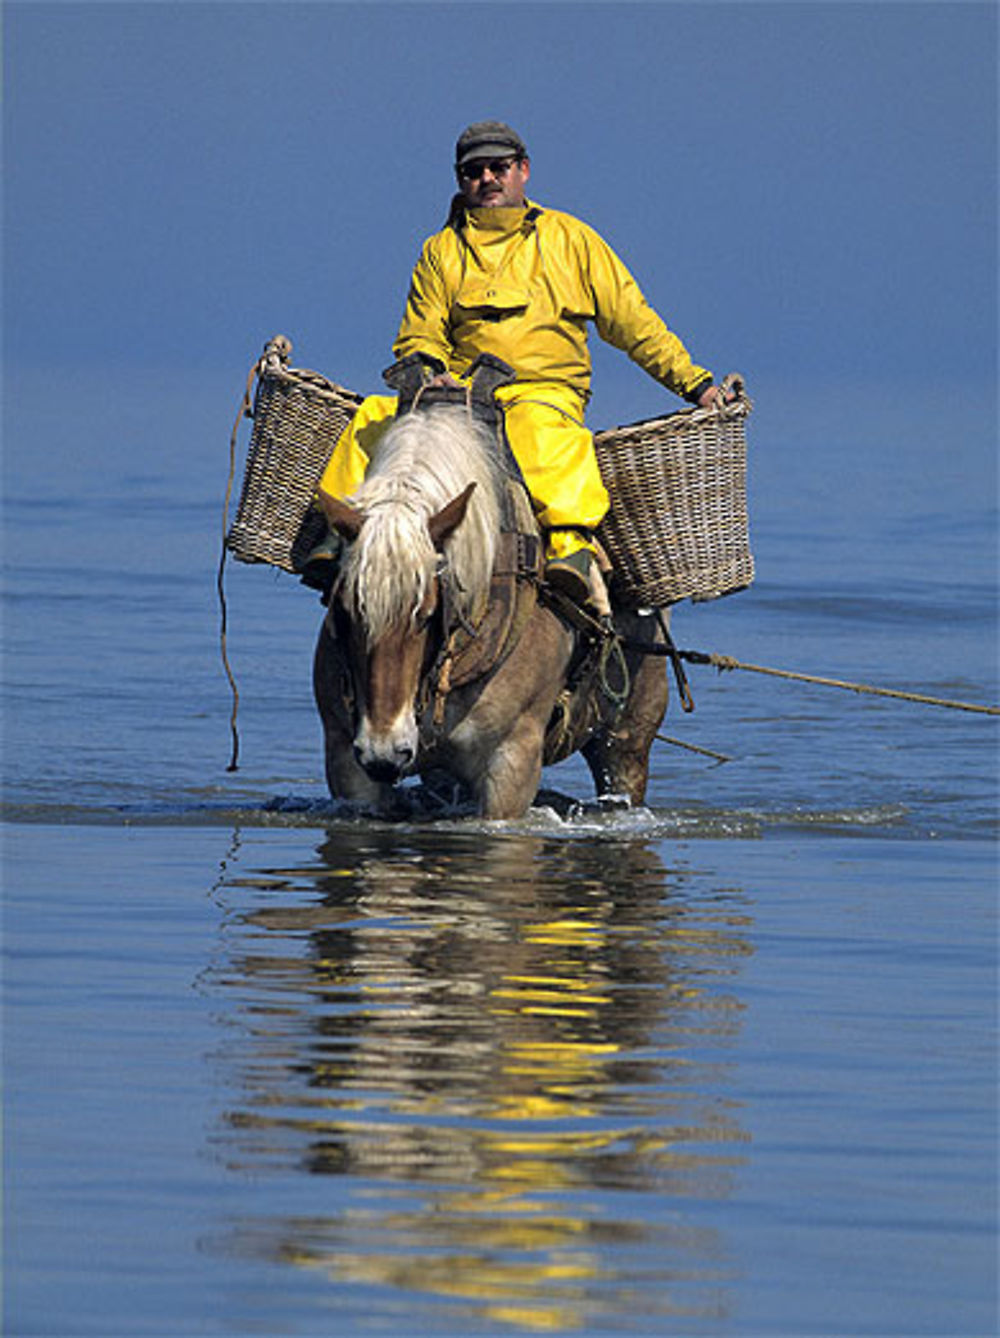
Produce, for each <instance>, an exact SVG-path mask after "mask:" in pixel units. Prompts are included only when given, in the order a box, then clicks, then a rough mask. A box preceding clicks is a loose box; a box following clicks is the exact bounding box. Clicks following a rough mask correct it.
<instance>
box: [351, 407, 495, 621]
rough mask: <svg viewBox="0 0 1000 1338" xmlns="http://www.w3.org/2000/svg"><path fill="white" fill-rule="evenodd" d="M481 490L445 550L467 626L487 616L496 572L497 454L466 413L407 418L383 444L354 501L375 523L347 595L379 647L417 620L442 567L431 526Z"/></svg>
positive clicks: (366, 532)
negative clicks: (462, 497)
mask: <svg viewBox="0 0 1000 1338" xmlns="http://www.w3.org/2000/svg"><path fill="white" fill-rule="evenodd" d="M473 482H474V483H475V484H476V487H475V489H474V491H473V493H472V497H471V499H470V502H469V507H468V510H467V511H466V513H465V518H464V520H463V521H462V522H461V524H460V525H459V526H458V528H457V529H455V530H454V531H453V532H452V534H451V536H450V537H449V538H448V539H447V540H446V541H445V545H444V551H445V553H446V554H447V557H448V560H449V563H450V566H451V570H452V572H453V574H454V577H455V586H456V596H457V601H456V602H457V605H458V613H459V615H460V616H462V617H465V618H474V617H475V616H476V615H477V613H478V612H479V611H480V610H481V607H482V605H483V603H484V602H485V598H486V594H487V591H488V586H489V580H490V575H491V573H492V570H493V558H494V554H495V551H496V536H497V533H498V530H499V525H500V504H499V500H498V498H499V495H500V488H501V487H502V486H503V485H502V480H501V478H500V470H499V466H498V465H497V463H496V455H495V449H494V447H493V445H492V443H491V442H490V439H489V437H488V435H487V433H486V431H485V430H484V429H483V428H481V427H479V426H478V425H477V424H476V423H475V422H474V421H473V420H472V418H471V417H470V416H469V415H468V414H467V413H466V411H465V410H464V409H460V408H435V409H431V410H429V411H427V412H422V413H409V414H406V415H405V416H404V417H403V418H401V419H399V420H397V421H396V422H395V423H393V425H392V426H391V427H390V428H389V429H388V430H387V431H386V433H385V435H384V436H383V437H382V439H381V441H380V442H379V444H378V446H377V447H376V450H375V454H374V456H373V458H372V461H371V464H370V466H369V469H368V473H367V476H366V478H365V481H364V483H363V484H362V485H361V487H360V488H359V489H358V490H357V492H356V493H355V494H354V496H353V497H352V498H351V499H350V500H351V503H352V505H354V506H356V507H357V508H358V509H359V510H361V511H363V512H364V515H365V521H364V524H363V525H362V527H361V531H360V533H359V535H358V538H357V539H356V541H355V542H354V543H353V544H352V546H351V548H350V550H349V552H348V555H347V558H346V561H345V564H344V569H343V587H344V595H345V597H346V598H347V600H348V601H349V602H350V603H351V604H352V605H353V607H354V608H355V609H356V610H357V612H358V615H359V617H360V618H361V619H362V621H363V622H364V625H365V629H366V632H367V636H368V640H369V642H370V643H371V644H374V643H375V642H376V641H378V640H379V639H380V637H381V636H382V635H384V633H385V632H386V631H387V630H388V629H389V628H390V627H392V626H395V625H397V624H399V623H401V622H403V621H404V620H406V619H408V618H409V619H413V618H414V617H415V616H416V614H417V612H418V610H419V609H420V607H421V605H422V604H423V602H424V599H425V596H426V594H427V591H428V589H429V587H430V584H431V582H432V581H433V580H434V576H435V573H436V571H437V569H438V564H439V555H438V553H437V552H436V551H435V549H434V545H433V544H432V542H431V537H430V533H429V532H428V528H427V522H428V521H429V520H430V518H431V517H432V516H433V515H435V514H436V513H437V512H438V511H440V510H441V508H442V507H443V506H445V504H446V503H448V502H450V501H451V500H452V499H453V498H455V497H457V496H458V495H459V493H461V492H463V491H464V489H465V488H466V487H468V485H469V484H470V483H473Z"/></svg>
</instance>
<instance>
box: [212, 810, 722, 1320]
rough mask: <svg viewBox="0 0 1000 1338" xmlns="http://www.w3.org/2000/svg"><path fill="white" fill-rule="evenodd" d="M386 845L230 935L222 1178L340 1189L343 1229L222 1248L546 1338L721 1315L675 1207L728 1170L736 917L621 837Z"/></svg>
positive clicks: (256, 1237)
mask: <svg viewBox="0 0 1000 1338" xmlns="http://www.w3.org/2000/svg"><path fill="white" fill-rule="evenodd" d="M387 839H388V838H387ZM352 840H354V841H355V844H356V846H357V849H356V850H355V852H354V854H355V858H354V860H353V861H351V859H350V858H349V855H350V850H349V849H345V846H346V847H350V844H351V841H352ZM408 840H409V841H410V843H411V844H412V847H413V848H412V849H411V850H410V852H409V853H408V855H407V856H406V858H401V857H400V854H399V851H398V850H397V849H393V850H391V852H390V853H389V855H388V857H386V856H385V855H384V854H383V853H381V852H380V851H379V850H378V848H377V842H374V841H373V838H372V836H371V834H370V833H369V834H365V833H363V832H361V833H357V834H355V836H354V837H351V836H349V835H348V834H345V833H343V832H340V833H338V834H337V835H336V837H335V838H332V839H331V842H330V844H329V848H328V850H326V851H324V852H321V859H320V861H319V862H318V863H317V866H316V868H315V869H312V870H307V871H304V872H303V871H300V872H299V875H298V881H297V882H293V884H292V891H291V893H289V888H288V886H284V887H283V888H282V889H281V891H280V893H279V892H278V890H277V889H275V891H274V896H275V902H274V903H273V904H270V905H265V906H259V907H258V908H257V909H255V910H253V911H251V912H250V913H248V914H244V915H242V916H241V919H240V922H239V932H238V933H237V934H236V935H235V942H233V944H232V951H231V953H230V960H229V961H228V963H227V966H226V968H225V971H224V973H223V976H224V978H223V980H222V981H221V983H222V984H223V985H224V986H225V988H226V989H227V990H230V991H232V998H233V999H234V1000H235V1007H236V1010H237V1012H238V1013H239V1016H240V1019H241V1021H242V1022H243V1024H244V1026H245V1027H246V1028H247V1031H246V1038H245V1041H244V1043H243V1048H242V1050H241V1051H240V1052H239V1053H238V1054H237V1055H236V1057H235V1059H234V1062H233V1083H234V1088H235V1091H234V1098H235V1099H234V1106H233V1108H232V1109H230V1110H229V1111H228V1112H227V1123H228V1127H229V1130H230V1133H229V1136H228V1140H227V1146H228V1156H229V1159H230V1162H231V1164H232V1165H233V1166H234V1167H239V1168H240V1169H241V1170H243V1171H248V1170H249V1171H252V1172H253V1173H255V1174H262V1173H263V1172H265V1171H266V1170H267V1169H275V1170H281V1171H283V1172H285V1173H286V1174H287V1172H288V1170H289V1168H297V1169H298V1170H299V1171H300V1172H301V1173H303V1174H309V1175H335V1176H338V1177H341V1178H342V1179H343V1180H344V1182H345V1184H346V1186H347V1188H348V1190H349V1202H350V1204H351V1206H349V1207H347V1208H343V1207H342V1208H341V1209H340V1210H338V1211H336V1212H332V1213H331V1214H330V1215H329V1216H327V1217H321V1218H310V1219H308V1220H306V1219H302V1218H291V1217H287V1216H282V1215H281V1214H280V1213H279V1214H275V1215H274V1216H269V1217H268V1216H265V1217H264V1218H263V1219H262V1220H261V1221H258V1222H255V1223H247V1224H244V1228H243V1229H241V1230H240V1231H239V1232H238V1233H237V1234H236V1237H235V1238H234V1247H235V1248H241V1249H252V1250H257V1251H261V1252H263V1253H264V1254H266V1255H267V1256H268V1257H270V1258H273V1259H280V1260H282V1261H284V1262H287V1263H294V1264H296V1265H299V1266H303V1267H308V1268H310V1269H318V1270H322V1271H323V1272H324V1273H326V1274H327V1275H328V1276H329V1277H330V1278H331V1279H333V1280H335V1281H336V1283H337V1284H338V1285H343V1284H345V1283H367V1284H371V1283H378V1284H380V1285H382V1286H385V1287H386V1288H390V1289H392V1290H394V1291H405V1292H419V1293H421V1294H423V1295H427V1296H436V1297H439V1298H450V1300H453V1301H457V1302H460V1303H461V1304H462V1305H463V1306H466V1307H471V1309H470V1314H471V1315H474V1316H478V1317H479V1318H490V1319H493V1320H497V1321H501V1322H505V1323H509V1324H511V1325H514V1326H521V1327H524V1328H534V1329H539V1330H546V1331H559V1330H569V1329H572V1328H575V1327H580V1326H581V1325H583V1324H585V1323H588V1322H590V1321H592V1320H593V1319H594V1318H595V1317H600V1316H605V1317H614V1316H616V1315H617V1316H622V1315H625V1314H628V1313H631V1312H633V1311H634V1310H635V1309H636V1308H637V1307H638V1308H640V1309H642V1310H644V1311H649V1312H650V1313H658V1314H659V1313H662V1314H679V1313H683V1314H691V1315H706V1314H717V1313H719V1311H720V1309H724V1308H725V1290H724V1282H725V1268H724V1248H723V1243H722V1242H721V1241H720V1240H719V1239H718V1238H717V1236H716V1235H715V1234H714V1233H713V1232H711V1231H699V1230H694V1229H692V1228H691V1226H690V1225H689V1224H688V1223H686V1222H685V1220H684V1216H683V1205H684V1203H685V1202H686V1201H691V1200H695V1201H699V1200H702V1201H703V1200H709V1199H716V1198H719V1197H722V1196H725V1195H726V1194H727V1193H729V1188H730V1185H731V1176H732V1175H733V1174H734V1173H735V1172H736V1171H737V1169H738V1167H739V1164H740V1157H739V1154H738V1151H737V1147H738V1145H739V1144H740V1143H741V1142H742V1141H743V1140H744V1135H743V1133H742V1131H741V1130H740V1128H739V1125H738V1122H737V1116H738V1111H737V1110H734V1109H733V1108H732V1107H731V1106H730V1105H729V1104H727V1102H726V1099H725V1083H724V1075H725V1065H726V1054H727V1051H726V1044H727V1042H728V1040H729V1039H730V1038H731V1036H732V1033H733V1029H734V1028H736V1027H738V1025H739V1017H740V1006H739V1004H738V1002H737V1001H736V1000H735V999H734V998H733V997H732V996H731V995H730V994H728V993H727V992H726V988H725V986H726V985H727V983H728V981H729V978H730V977H731V975H732V972H733V970H734V965H733V962H734V959H739V958H740V957H742V956H744V955H745V954H746V953H747V951H748V947H747V945H746V943H745V940H743V939H742V938H741V937H740V932H739V931H740V929H741V928H742V927H743V925H744V924H745V914H742V913H741V914H737V913H736V908H735V907H732V908H731V909H730V908H728V907H727V906H723V907H721V908H720V906H719V905H715V904H713V905H712V906H711V907H710V908H704V909H702V908H699V907H698V905H697V903H696V902H693V901H690V900H687V901H686V900H684V898H683V897H681V896H679V895H678V892H677V888H676V883H677V878H676V877H673V878H672V877H671V876H668V874H667V873H666V871H665V870H664V868H663V865H662V863H661V861H660V860H659V857H658V855H657V854H656V852H655V851H654V850H652V849H650V848H649V847H648V846H646V845H643V844H642V843H640V842H628V843H615V844H614V846H613V847H612V848H610V849H609V848H607V847H606V846H604V847H602V846H600V845H598V844H597V843H592V842H579V841H564V842H559V841H547V840H542V839H527V838H523V837H518V838H509V837H508V838H502V839H501V838H497V839H491V838H485V837H483V836H481V835H480V836H478V837H477V838H476V840H475V841H474V842H468V841H462V840H458V839H455V840H453V841H450V842H449V841H446V840H442V838H441V834H440V833H438V834H436V835H435V834H433V833H431V834H430V835H429V836H428V837H424V838H421V837H419V836H413V835H412V834H411V835H410V836H409V837H408ZM373 847H374V848H373ZM345 870H352V871H353V872H352V876H350V877H345ZM265 882H266V879H261V880H260V882H258V884H257V886H258V889H259V890H263V889H264V884H265ZM232 885H233V886H235V885H236V880H233V883H232ZM317 895H318V897H319V900H317ZM734 1145H736V1146H734ZM399 1195H402V1196H403V1200H404V1203H403V1206H402V1207H401V1206H400V1201H399ZM651 1196H652V1197H651ZM339 1198H340V1199H342V1198H343V1194H341V1195H340V1196H339ZM359 1205H361V1206H360V1207H359Z"/></svg>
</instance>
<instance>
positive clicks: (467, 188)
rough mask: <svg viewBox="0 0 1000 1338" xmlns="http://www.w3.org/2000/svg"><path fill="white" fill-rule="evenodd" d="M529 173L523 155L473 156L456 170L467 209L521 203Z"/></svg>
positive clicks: (492, 207)
mask: <svg viewBox="0 0 1000 1338" xmlns="http://www.w3.org/2000/svg"><path fill="white" fill-rule="evenodd" d="M530 176H531V165H530V163H529V162H528V160H527V158H521V159H517V158H513V157H511V158H474V159H473V160H472V162H471V163H463V164H462V166H461V167H460V168H459V169H458V188H459V190H460V191H461V192H462V199H463V200H464V201H465V203H466V204H467V205H468V206H469V207H470V209H484V208H485V209H500V208H502V207H504V206H511V205H517V206H521V205H523V204H524V188H525V186H526V185H527V184H528V178H529V177H530Z"/></svg>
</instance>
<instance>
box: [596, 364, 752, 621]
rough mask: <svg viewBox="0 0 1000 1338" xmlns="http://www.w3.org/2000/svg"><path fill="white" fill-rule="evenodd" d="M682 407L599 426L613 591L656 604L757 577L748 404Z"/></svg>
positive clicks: (727, 589) (604, 530)
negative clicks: (748, 467)
mask: <svg viewBox="0 0 1000 1338" xmlns="http://www.w3.org/2000/svg"><path fill="white" fill-rule="evenodd" d="M727 384H732V385H733V386H734V387H735V388H736V389H737V398H736V399H735V400H734V401H732V402H730V403H728V404H726V405H725V406H723V407H722V408H715V407H711V408H707V409H699V408H694V409H683V410H681V411H680V412H679V413H673V414H670V415H669V416H668V417H666V418H652V419H648V420H647V421H645V422H641V423H631V424H629V425H628V426H627V427H617V428H612V429H610V430H609V431H607V432H598V433H597V434H596V435H595V438H594V444H595V446H596V449H597V461H598V465H599V466H600V470H601V476H602V478H603V480H604V486H605V487H606V488H607V490H608V492H609V494H610V496H611V507H610V509H609V511H608V514H607V515H606V516H605V518H604V520H603V521H602V522H601V525H600V528H599V529H598V531H597V537H598V538H599V539H600V541H601V543H602V544H603V546H604V548H605V550H606V552H607V554H608V557H609V558H610V559H611V562H612V565H613V567H614V573H613V575H612V578H611V579H612V587H613V590H614V594H615V596H616V599H617V600H619V601H620V602H622V603H625V604H629V605H633V606H635V607H642V606H649V607H653V608H660V607H662V606H663V605H665V604H674V603H676V602H677V601H678V600H680V599H692V600H695V601H699V600H707V599H716V598H718V596H720V595H727V594H730V593H732V592H733V591H734V590H743V589H745V587H746V586H748V585H749V584H750V582H751V581H752V580H753V557H752V556H751V553H750V541H749V526H748V520H747V499H746V439H745V436H744V424H745V421H746V417H747V415H748V414H749V412H750V410H751V407H752V406H751V403H750V401H749V400H748V399H747V398H746V395H745V394H744V393H743V384H742V381H740V379H739V378H738V377H732V378H727Z"/></svg>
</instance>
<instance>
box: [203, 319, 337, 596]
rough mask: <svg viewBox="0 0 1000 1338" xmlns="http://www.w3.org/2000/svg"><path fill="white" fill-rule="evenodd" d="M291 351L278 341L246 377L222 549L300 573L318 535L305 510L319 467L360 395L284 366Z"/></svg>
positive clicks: (318, 526) (320, 530) (319, 522)
mask: <svg viewBox="0 0 1000 1338" xmlns="http://www.w3.org/2000/svg"><path fill="white" fill-rule="evenodd" d="M291 351H292V345H291V343H290V341H289V340H287V339H285V338H284V336H282V335H278V336H276V337H275V338H274V339H272V340H271V341H270V342H269V343H268V344H267V345H266V347H265V349H264V356H263V357H262V358H261V359H260V361H259V362H258V363H257V364H256V367H255V368H254V369H253V370H252V371H251V374H250V376H251V383H252V381H253V378H254V376H255V375H256V381H257V388H256V393H255V394H254V398H253V408H252V410H251V409H250V408H249V407H248V406H249V386H248V392H247V399H246V401H245V404H246V406H247V407H246V408H245V413H246V414H247V416H249V417H251V418H252V419H253V431H252V433H251V436H250V445H249V447H248V449H247V461H246V467H245V470H244V474H243V488H242V491H241V493H240V501H239V506H238V507H237V510H236V518H235V519H234V521H233V524H232V526H231V528H230V530H229V533H228V534H227V536H226V547H227V548H228V549H229V551H230V552H231V553H232V555H233V556H234V557H235V558H238V559H239V560H240V561H241V562H268V563H270V564H271V565H272V566H275V567H281V568H282V569H283V570H284V571H290V572H295V571H299V570H301V567H302V561H303V559H304V558H305V556H306V554H308V553H309V552H310V550H311V549H312V548H313V547H314V546H315V544H316V543H317V542H318V541H319V539H320V538H321V537H322V536H323V534H324V533H325V531H326V524H325V521H324V520H323V519H322V517H321V516H320V515H319V514H318V513H317V512H315V511H312V510H311V504H312V499H313V495H314V493H315V491H316V485H317V484H318V483H319V480H320V477H321V475H322V473H323V469H324V468H325V466H326V462H327V460H329V458H330V454H331V452H332V451H333V448H334V446H335V445H336V444H337V440H338V438H339V437H340V434H341V433H342V432H343V430H344V428H345V427H346V426H347V424H348V423H349V422H350V421H351V419H352V418H353V417H354V414H355V411H356V410H357V407H358V405H359V404H360V403H361V396H360V395H357V394H355V393H354V391H351V390H345V389H344V388H343V387H342V386H338V385H335V384H334V383H333V382H332V381H328V380H327V379H326V377H325V376H321V375H320V374H319V372H310V371H306V370H304V369H302V368H299V367H289V366H288V359H289V357H290V355H291Z"/></svg>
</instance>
